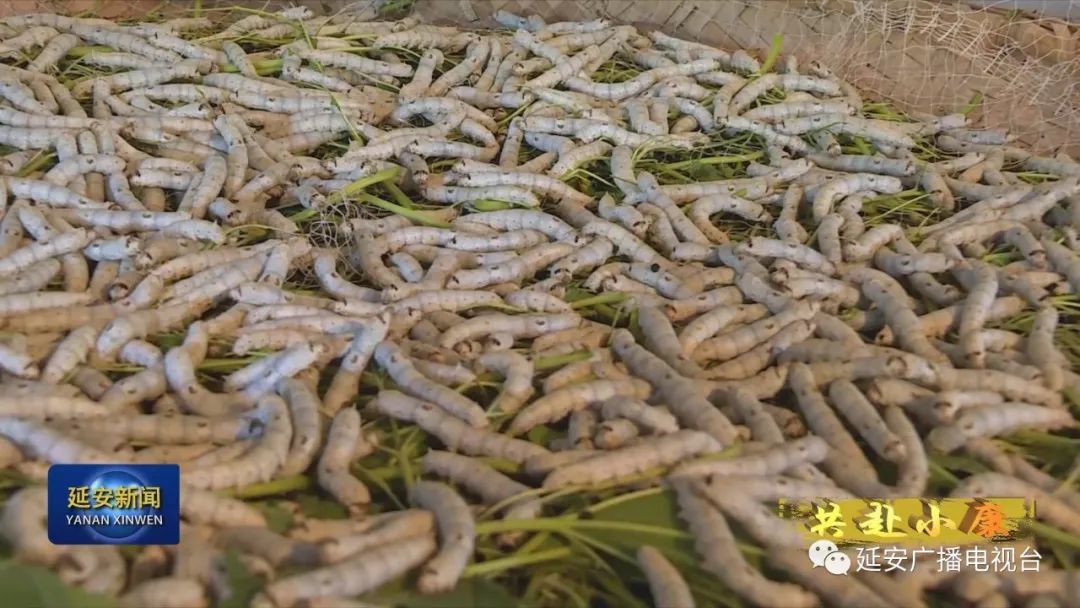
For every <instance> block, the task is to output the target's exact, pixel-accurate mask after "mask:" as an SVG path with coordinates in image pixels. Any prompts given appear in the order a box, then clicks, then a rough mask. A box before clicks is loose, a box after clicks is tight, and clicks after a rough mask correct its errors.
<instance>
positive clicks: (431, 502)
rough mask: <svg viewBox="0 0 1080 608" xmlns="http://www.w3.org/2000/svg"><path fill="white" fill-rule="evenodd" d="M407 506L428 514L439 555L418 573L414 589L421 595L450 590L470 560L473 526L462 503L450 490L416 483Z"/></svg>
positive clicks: (439, 484) (474, 528)
mask: <svg viewBox="0 0 1080 608" xmlns="http://www.w3.org/2000/svg"><path fill="white" fill-rule="evenodd" d="M409 502H411V503H413V504H414V505H415V506H418V507H420V508H424V509H426V510H429V511H431V512H432V513H433V514H434V515H435V527H436V529H437V530H438V533H439V545H440V546H439V551H438V552H437V553H436V555H435V557H433V558H432V559H431V561H429V562H427V563H426V564H425V565H424V567H423V568H422V570H421V572H420V577H419V579H418V580H417V587H418V588H419V589H420V591H421V592H422V593H439V592H442V591H447V590H449V589H451V588H453V587H454V586H455V585H456V584H457V581H458V579H459V578H460V577H461V574H462V572H464V570H465V566H466V565H468V563H469V561H470V560H471V559H472V554H473V548H474V545H475V542H476V522H475V520H474V519H473V515H472V512H471V511H469V506H468V505H467V504H466V503H465V500H464V499H462V498H461V496H460V495H459V494H458V493H457V492H455V491H454V490H453V489H452V488H450V486H447V485H445V484H441V483H435V482H430V481H420V482H417V483H416V484H415V485H413V487H412V488H411V489H410V490H409Z"/></svg>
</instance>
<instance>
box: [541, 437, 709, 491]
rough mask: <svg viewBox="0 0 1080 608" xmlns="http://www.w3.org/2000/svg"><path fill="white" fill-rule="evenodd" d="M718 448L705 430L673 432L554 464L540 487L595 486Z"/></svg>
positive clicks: (669, 464)
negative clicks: (576, 459) (578, 459)
mask: <svg viewBox="0 0 1080 608" xmlns="http://www.w3.org/2000/svg"><path fill="white" fill-rule="evenodd" d="M720 449H721V446H720V444H719V443H718V442H717V441H716V440H715V439H713V438H712V437H710V436H708V435H707V434H705V433H702V432H700V431H691V430H680V431H675V432H674V433H671V434H668V435H662V436H659V437H651V438H648V439H643V440H642V441H640V442H639V443H636V444H634V445H631V446H628V447H625V448H621V449H617V450H612V451H609V452H602V453H599V454H597V455H596V456H592V457H590V458H586V459H585V460H581V461H578V462H574V463H571V464H567V465H565V466H561V467H558V468H556V469H555V470H554V471H552V472H551V473H550V474H549V475H548V476H547V477H546V478H545V479H544V487H545V488H549V489H556V488H562V487H566V486H571V485H597V484H601V483H606V482H609V481H612V480H616V479H620V478H625V477H629V476H632V475H637V474H641V473H644V472H645V471H647V470H650V469H653V468H656V467H667V466H671V465H673V464H675V463H677V462H680V461H682V460H685V459H687V458H692V457H693V456H696V455H699V454H705V453H710V452H717V451H719V450H720Z"/></svg>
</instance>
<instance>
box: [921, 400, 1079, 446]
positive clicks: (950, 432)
mask: <svg viewBox="0 0 1080 608" xmlns="http://www.w3.org/2000/svg"><path fill="white" fill-rule="evenodd" d="M1073 424H1074V421H1073V420H1072V418H1071V416H1070V415H1068V413H1067V412H1064V411H1062V410H1058V409H1052V408H1047V407H1042V406H1037V405H1030V404H1025V403H1000V404H996V405H987V406H983V407H977V408H970V409H965V410H964V411H963V413H961V414H960V416H959V417H958V418H957V419H956V420H955V421H954V422H953V423H952V424H950V425H947V426H941V427H937V428H935V429H933V430H932V431H931V432H930V435H929V436H928V441H929V442H930V444H931V445H933V446H934V447H936V448H937V449H939V450H942V451H953V450H956V449H958V448H959V447H961V446H962V445H963V444H964V443H966V442H967V441H968V440H970V439H976V438H979V437H993V436H995V435H999V434H1004V433H1008V432H1010V431H1013V430H1017V429H1021V428H1045V429H1051V430H1052V429H1055V428H1061V427H1067V426H1072V425H1073Z"/></svg>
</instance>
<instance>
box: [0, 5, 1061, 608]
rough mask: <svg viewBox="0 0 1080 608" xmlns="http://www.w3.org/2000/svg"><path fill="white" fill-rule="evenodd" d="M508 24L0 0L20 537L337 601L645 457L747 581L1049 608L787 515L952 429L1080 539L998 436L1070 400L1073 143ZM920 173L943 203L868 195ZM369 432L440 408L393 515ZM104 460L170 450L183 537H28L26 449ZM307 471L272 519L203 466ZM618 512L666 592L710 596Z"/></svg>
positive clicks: (890, 466)
mask: <svg viewBox="0 0 1080 608" xmlns="http://www.w3.org/2000/svg"><path fill="white" fill-rule="evenodd" d="M497 21H498V24H499V25H498V27H496V28H494V29H490V30H484V31H465V30H460V29H456V28H449V27H436V26H430V25H423V24H421V23H419V21H418V20H415V19H412V18H406V19H403V20H399V21H372V20H360V19H358V18H357V15H356V14H352V13H348V12H346V13H342V14H339V15H335V16H332V17H316V16H314V15H313V14H312V13H310V12H309V11H308V10H307V9H296V8H294V9H288V10H286V11H282V12H279V13H275V14H265V13H261V14H251V15H248V16H245V17H243V18H241V19H239V20H236V21H234V22H232V23H229V24H225V23H217V22H212V21H210V20H208V19H206V18H182V19H174V20H165V21H160V22H154V23H134V24H127V25H124V24H117V23H114V22H112V21H105V20H97V19H91V18H69V17H63V16H58V15H51V14H34V15H23V16H17V17H10V18H7V19H4V20H2V21H0V38H2V42H0V57H2V58H3V66H2V67H0V76H2V78H0V99H2V105H0V125H2V126H0V144H2V145H3V146H4V147H5V148H4V149H5V150H6V155H4V156H3V157H2V158H0V174H2V175H3V177H2V178H0V201H2V203H3V215H2V219H0V331H2V332H3V334H2V337H3V339H2V342H0V369H2V371H3V379H2V383H0V462H2V464H0V466H2V467H3V468H4V469H6V470H7V471H8V472H10V473H13V474H15V473H17V475H18V476H19V477H18V478H19V479H23V480H25V485H24V486H23V487H20V488H18V489H16V490H14V491H13V492H11V493H10V495H9V496H8V497H7V498H6V501H5V503H4V505H3V514H2V517H0V536H2V538H3V539H4V541H5V542H6V543H7V544H8V545H9V546H10V548H11V550H12V552H13V553H14V555H15V556H17V557H18V558H19V559H20V560H22V561H24V562H27V563H30V564H37V565H43V566H46V567H49V568H51V569H52V570H54V571H55V572H56V573H57V574H58V575H59V577H60V579H61V580H62V581H64V582H65V583H66V584H69V585H74V586H79V587H81V588H83V589H84V590H86V591H89V592H92V593H100V594H107V595H112V596H118V598H119V599H118V601H119V605H120V606H133V607H134V606H139V607H145V606H182V607H185V608H189V607H196V606H208V605H214V604H216V603H218V602H221V601H223V600H224V599H225V598H227V597H229V594H230V593H231V590H230V589H229V586H228V584H227V579H226V577H225V576H224V574H223V567H224V566H223V563H224V560H225V556H226V554H227V552H228V553H230V554H235V555H239V557H240V559H241V562H242V563H243V564H245V565H246V566H247V567H248V568H249V570H250V571H252V572H256V573H259V574H260V575H261V576H263V577H264V578H265V585H264V586H263V588H262V589H261V591H259V592H258V594H257V595H256V596H255V597H254V598H253V599H252V600H251V603H252V605H254V606H268V607H275V608H288V607H292V606H332V605H353V604H349V603H348V601H347V600H346V598H352V597H356V596H360V595H362V594H365V593H368V592H371V591H373V590H376V589H377V588H378V587H380V586H381V585H383V584H385V583H388V582H390V581H394V580H396V579H398V578H400V577H404V576H406V575H409V577H410V578H406V579H405V580H407V581H409V585H410V588H412V587H415V589H417V590H418V591H419V592H420V593H440V592H445V591H448V590H451V589H453V588H455V586H456V585H457V584H458V582H459V580H460V579H461V577H462V575H463V573H464V572H465V571H466V570H467V568H468V567H469V565H470V564H474V563H477V562H479V563H483V562H484V560H483V559H480V558H479V554H478V552H477V547H478V545H477V537H478V533H477V526H478V524H479V523H482V522H483V520H484V519H485V518H491V517H492V516H493V514H494V516H497V517H501V518H503V519H505V520H506V522H508V523H512V522H515V521H518V522H527V521H528V520H530V519H535V518H542V517H545V515H547V516H552V515H556V514H557V512H556V511H554V508H553V506H552V503H551V501H550V500H549V497H553V496H557V495H566V493H567V492H571V491H583V490H584V491H589V490H590V489H597V488H600V489H606V490H607V491H611V490H612V489H614V491H615V492H616V493H617V492H618V491H630V490H634V489H640V488H642V487H643V486H644V487H648V486H649V485H650V484H651V485H661V486H662V487H663V488H665V489H664V491H665V492H671V493H673V495H674V496H675V497H676V499H677V505H678V513H679V517H680V519H681V520H682V521H683V523H684V524H685V526H686V529H687V530H689V531H690V532H691V537H692V542H693V545H694V548H695V550H696V552H697V554H698V557H699V563H698V565H697V566H695V567H699V568H701V569H702V570H703V571H704V572H707V573H708V574H709V575H710V576H712V577H713V578H714V580H716V581H718V582H719V583H720V584H721V585H722V587H723V588H724V589H726V590H728V591H729V592H730V593H732V594H735V595H738V596H740V597H741V598H743V599H744V600H745V601H746V602H748V603H749V604H753V605H758V606H782V607H788V608H795V607H811V606H818V605H830V606H858V607H861V608H866V607H872V606H901V607H905V608H906V607H915V606H922V605H925V602H926V598H925V597H924V594H930V593H933V594H943V595H945V596H954V597H957V598H959V599H960V600H961V601H963V602H964V603H965V605H971V606H987V607H989V606H1006V605H1021V604H1024V605H1039V606H1065V605H1069V604H1070V602H1074V601H1075V597H1076V588H1077V585H1078V584H1080V578H1078V577H1077V575H1075V574H1071V573H1069V572H1067V571H1066V570H1064V569H1061V568H1055V567H1052V565H1047V566H1046V567H1045V568H1044V569H1043V571H1041V572H1039V573H1030V572H1025V573H1022V574H1021V573H1018V572H1011V573H1010V572H1002V573H988V572H964V573H962V574H958V573H955V572H940V573H935V572H934V571H933V570H932V569H929V568H928V569H925V570H920V571H917V572H915V573H907V574H900V573H894V574H885V573H865V572H862V573H852V575H850V576H829V575H826V574H822V570H820V569H819V570H817V571H814V570H813V569H812V567H811V565H810V564H809V563H808V561H807V559H806V547H807V540H806V537H805V536H804V535H803V534H801V533H800V532H798V531H797V530H796V529H795V528H794V527H792V526H790V525H787V524H783V523H781V522H780V521H779V519H778V516H777V514H776V504H777V501H778V500H780V499H791V500H801V499H805V500H809V499H819V498H845V497H846V498H851V497H855V496H859V497H878V498H889V497H915V496H922V495H925V494H926V493H927V486H928V480H929V479H930V477H931V474H930V471H931V466H930V462H929V460H928V454H930V453H950V452H953V453H956V454H962V455H964V456H965V457H968V458H970V459H973V460H975V461H977V462H979V463H982V467H983V469H982V470H983V472H977V473H974V474H971V475H969V476H967V477H965V478H963V479H961V480H960V481H959V485H957V486H956V487H955V489H954V491H953V494H954V495H955V496H961V497H973V496H1023V497H1028V498H1034V500H1035V502H1036V504H1037V505H1038V508H1037V518H1038V519H1039V520H1040V521H1041V522H1042V523H1043V524H1044V525H1045V526H1048V527H1050V528H1056V529H1058V530H1060V531H1062V532H1064V533H1067V534H1073V535H1080V493H1078V492H1077V490H1076V489H1075V487H1068V486H1062V485H1061V482H1060V480H1058V479H1056V478H1055V477H1054V476H1052V475H1050V474H1048V473H1046V472H1044V471H1043V470H1042V469H1040V468H1039V467H1037V466H1035V465H1033V464H1031V463H1030V462H1029V461H1027V460H1025V458H1024V457H1023V456H1022V455H1019V454H1017V453H1015V452H1013V451H1010V450H1007V449H1005V448H1004V447H1003V444H1002V443H1001V442H1000V441H999V440H997V439H994V438H995V437H1001V436H1007V435H1009V434H1011V433H1014V432H1016V431H1021V430H1024V431H1029V432H1030V431H1041V432H1050V431H1055V432H1059V433H1060V432H1065V433H1068V432H1069V431H1068V430H1067V429H1068V428H1069V427H1073V426H1074V424H1075V420H1074V418H1073V415H1072V414H1071V413H1070V411H1069V409H1068V403H1069V402H1068V400H1067V399H1065V398H1064V395H1065V393H1067V392H1068V391H1069V390H1074V391H1080V377H1078V376H1077V375H1076V374H1075V373H1074V371H1073V370H1072V369H1071V366H1070V364H1069V359H1068V358H1067V354H1066V353H1065V352H1063V351H1062V349H1061V346H1060V343H1059V341H1058V340H1056V339H1055V335H1056V332H1058V331H1059V330H1060V329H1061V328H1060V327H1059V321H1061V320H1062V317H1063V316H1064V315H1065V314H1067V313H1065V312H1062V310H1063V309H1061V307H1060V306H1058V304H1059V303H1061V302H1068V301H1070V298H1071V295H1070V294H1073V293H1074V292H1075V290H1076V288H1077V287H1080V260H1078V258H1077V256H1076V253H1075V249H1076V247H1077V245H1076V232H1075V230H1076V228H1077V225H1078V219H1080V185H1078V184H1080V164H1078V163H1076V162H1074V161H1073V160H1071V159H1069V158H1068V157H1067V156H1064V155H1059V156H1057V157H1052V158H1051V157H1040V156H1036V155H1033V154H1031V153H1029V152H1027V151H1025V150H1023V149H1021V148H1019V147H1016V146H1014V145H1012V144H1011V140H1010V137H1009V136H1008V134H1007V133H1005V132H1002V131H998V130H993V129H974V128H971V127H970V126H969V125H968V121H967V118H966V117H965V116H964V115H962V114H953V115H947V116H941V117H935V116H922V115H916V116H912V115H905V116H899V115H898V117H896V118H882V117H880V116H878V117H875V116H876V115H875V114H874V113H873V112H870V111H869V108H870V104H869V103H866V102H864V101H863V100H862V98H861V97H860V95H859V93H858V91H856V90H855V88H853V87H852V86H850V85H849V84H847V83H845V82H843V81H842V80H840V79H838V78H836V77H835V76H834V75H833V74H831V73H830V72H829V71H828V70H827V69H826V68H824V67H823V66H821V65H819V64H815V63H810V64H808V65H805V66H803V65H800V64H799V62H798V61H797V60H796V59H795V58H794V57H783V58H782V59H781V60H780V61H777V60H776V59H777V58H776V57H775V56H774V57H771V58H769V59H767V60H765V61H763V59H765V58H764V57H763V55H764V53H758V56H757V57H755V56H753V55H752V54H750V53H748V52H745V51H736V52H734V53H730V54H729V53H728V52H724V51H721V50H719V49H716V48H712V47H709V46H705V45H703V44H699V43H695V42H690V41H685V40H680V39H677V38H674V37H671V36H668V35H665V34H663V33H661V32H659V31H656V32H647V33H643V32H639V31H638V30H637V29H635V28H634V27H632V26H623V25H615V24H612V23H609V22H607V21H602V20H598V21H589V22H564V23H550V24H547V23H544V21H543V20H542V19H539V18H537V17H535V16H533V17H528V18H525V17H518V16H515V15H511V14H508V13H501V12H500V13H499V14H498V15H497ZM268 41H269V42H268ZM772 64H778V66H777V68H775V69H774V68H773V65H772ZM613 65H617V66H624V67H625V66H631V67H633V69H634V70H636V75H634V76H633V77H630V78H627V79H622V80H617V79H612V78H608V77H605V76H604V75H605V74H606V73H608V72H610V68H611V66H613ZM87 73H88V74H87ZM72 74H84V76H83V77H78V78H73V77H72V76H71V75H72ZM734 140H739V141H743V142H749V144H750V145H752V146H757V149H758V150H760V151H761V153H760V154H757V155H756V156H755V157H754V158H751V159H747V160H744V161H732V163H731V164H732V165H733V167H735V170H736V171H737V173H736V174H734V175H731V176H729V177H726V178H725V177H724V176H723V175H719V176H717V175H715V174H714V177H715V179H709V180H686V179H675V178H672V177H671V174H670V173H668V172H665V171H662V170H656V171H654V172H650V171H648V170H646V168H645V167H649V166H653V167H655V166H658V165H657V161H656V159H667V160H671V159H675V160H674V161H672V162H677V163H681V164H682V165H683V166H691V165H693V164H694V163H695V162H696V160H699V159H702V158H703V156H702V154H703V152H702V150H706V149H709V148H710V146H718V145H719V146H722V145H723V144H724V142H729V141H734ZM927 150H933V151H934V152H933V153H934V159H933V160H927V159H926V158H927V157H926V154H925V152H926V151H927ZM646 159H651V160H649V162H645V161H646ZM702 162H704V161H702ZM649 163H651V164H649ZM705 164H707V163H705ZM669 166H670V165H669ZM583 176H586V177H583ZM589 176H591V177H589ZM904 196H908V198H907V199H904V198H903V197H904ZM912 196H914V197H918V198H920V200H922V201H923V203H922V204H924V205H929V206H931V207H932V208H933V212H932V217H931V219H929V220H928V221H923V222H920V223H919V224H918V225H916V224H915V223H911V225H903V224H900V223H889V221H887V220H890V219H896V218H903V217H906V216H905V215H904V212H903V210H902V209H900V208H899V207H902V204H901V203H899V202H898V203H896V204H897V205H898V208H897V209H896V210H895V213H893V214H892V215H890V213H885V214H880V213H879V214H877V215H871V214H869V213H866V212H865V211H864V209H867V208H869V207H871V206H873V205H875V204H877V203H880V201H883V200H895V201H904V200H908V201H910V200H913V199H912V198H911V197H912ZM889 197H892V198H891V199H890V198H889ZM387 199H393V200H392V201H391V200H387ZM876 202H877V203H876ZM350 214H351V215H350ZM316 224H318V225H320V226H321V228H320V231H319V232H317V231H315V230H313V228H312V227H313V226H315V225H316ZM327 226H329V228H327ZM327 230H329V231H330V233H329V234H327V232H326V231H327ZM603 310H607V311H614V312H615V313H616V314H615V316H614V317H612V318H608V317H603V316H602V315H600V313H599V312H598V311H603ZM1020 315H1027V317H1026V318H1027V319H1028V320H1029V321H1030V329H1027V328H1026V327H1025V328H1024V330H1022V331H1021V330H1016V329H1005V328H1002V327H1001V325H1000V322H1002V321H1004V320H1008V319H1013V318H1016V317H1018V316H1020ZM230 362H235V363H233V364H232V365H229V363H230ZM387 429H396V430H395V432H397V431H399V430H402V429H414V430H415V429H420V430H422V436H423V437H426V439H425V441H426V445H425V448H424V453H423V454H422V458H420V459H419V460H418V461H414V462H413V463H412V464H411V465H409V467H410V470H411V471H413V478H408V477H406V479H405V485H406V486H407V487H406V490H405V494H404V495H405V496H406V497H407V500H403V501H401V502H400V503H399V504H397V505H394V504H392V503H391V502H390V501H387V500H383V499H384V498H385V491H384V490H382V489H380V490H378V491H375V490H369V487H368V486H369V485H370V484H365V483H364V482H363V481H362V480H361V478H362V477H364V471H365V468H366V465H365V464H364V463H365V462H366V459H368V458H371V457H374V456H375V455H381V451H380V450H381V445H383V443H382V442H385V441H386V440H387V432H388V431H387ZM97 462H101V463H117V462H129V463H179V465H180V468H181V480H182V488H183V489H182V496H181V506H180V508H181V515H182V519H183V523H182V534H181V542H180V544H179V545H177V546H166V547H158V546H150V547H145V548H143V549H142V550H140V551H139V552H138V553H136V554H132V553H127V552H125V553H121V551H119V550H118V548H117V547H115V546H108V545H104V546H58V545H53V544H51V543H50V542H49V541H48V538H47V534H46V527H45V517H46V508H45V506H46V505H45V490H44V486H43V485H41V484H42V482H43V480H44V479H45V475H46V471H47V467H48V465H49V464H51V463H97ZM406 464H407V463H406ZM882 471H887V472H888V473H887V474H882V473H881V472H882ZM300 475H305V476H307V477H308V478H309V479H310V480H311V483H312V486H313V487H314V488H315V490H313V491H317V492H318V494H319V495H320V496H322V497H324V498H326V499H328V500H329V499H332V500H334V501H336V502H337V503H340V505H341V506H342V507H343V508H344V509H347V512H348V517H346V518H344V519H319V518H307V519H305V520H304V521H302V522H301V524H298V525H296V526H294V527H292V528H291V529H289V530H288V531H286V532H284V533H281V532H276V531H273V530H271V529H270V528H268V527H267V525H268V522H267V518H266V515H265V513H264V512H263V511H262V510H260V509H259V508H257V507H255V506H253V505H252V504H250V503H247V502H244V501H243V500H241V499H238V498H234V497H231V496H230V492H233V491H237V490H243V489H244V488H250V487H252V486H253V485H256V486H257V485H259V484H268V483H273V482H274V481H275V480H280V479H283V478H288V477H296V476H300ZM506 530H510V531H505V530H504V531H501V532H499V533H498V534H497V538H496V539H495V540H496V541H497V543H498V546H500V547H503V548H505V549H506V550H507V551H513V550H514V548H515V547H520V546H521V543H523V542H530V541H529V540H528V539H529V538H530V536H531V533H530V532H528V531H524V530H512V526H508V527H507V528H506ZM736 530H737V531H738V536H737V534H736ZM746 538H749V539H751V540H752V541H753V542H754V543H755V544H756V545H758V546H759V547H761V548H762V549H763V550H764V552H763V554H764V556H765V557H766V558H767V562H768V564H769V571H768V574H769V576H767V575H766V572H765V571H763V570H760V569H758V567H756V566H755V565H754V564H753V563H752V562H750V561H747V558H746V556H745V554H744V553H743V552H742V550H741V549H740V546H739V544H738V543H737V539H743V540H745V539H746ZM1074 538H1075V537H1074ZM644 545H645V543H642V546H641V547H640V550H639V551H638V553H637V561H638V565H639V567H640V570H641V572H643V575H644V579H647V582H648V586H649V588H650V589H651V590H652V593H653V596H654V600H655V603H656V604H657V605H659V606H664V607H667V608H683V607H689V606H693V605H694V604H695V601H696V602H697V603H698V604H699V605H700V604H704V603H707V602H705V601H703V600H702V598H700V597H695V595H694V594H692V593H691V591H690V587H689V586H688V584H687V583H686V582H685V581H684V580H683V577H682V575H681V574H680V570H681V569H682V566H680V567H679V568H677V567H675V566H674V565H673V564H672V562H670V561H669V560H668V558H667V557H665V555H664V552H663V551H661V550H658V549H657V548H655V547H651V546H644ZM773 577H775V578H773ZM639 580H642V579H639ZM1070 589H1071V591H1070ZM1069 598H1072V599H1069ZM1029 602H1030V603H1029ZM1036 602H1039V603H1037V604H1036Z"/></svg>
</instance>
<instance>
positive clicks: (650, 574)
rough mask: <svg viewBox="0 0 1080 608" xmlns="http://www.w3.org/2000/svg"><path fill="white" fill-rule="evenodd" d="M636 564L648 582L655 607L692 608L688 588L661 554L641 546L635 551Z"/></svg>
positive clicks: (691, 596)
mask: <svg viewBox="0 0 1080 608" xmlns="http://www.w3.org/2000/svg"><path fill="white" fill-rule="evenodd" d="M637 562H638V566H640V567H641V570H642V572H644V573H645V578H646V579H647V580H648V581H649V590H650V592H651V593H652V598H653V602H654V603H655V605H657V606H669V607H670V608H694V606H695V604H694V597H693V595H691V593H690V586H689V585H687V583H686V580H684V579H683V577H682V575H681V574H679V571H678V569H676V568H675V566H673V565H672V564H671V562H669V561H668V560H667V558H666V557H664V554H663V553H661V552H660V551H659V550H657V549H656V548H654V547H650V546H648V545H642V546H641V547H639V548H638V551H637Z"/></svg>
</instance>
